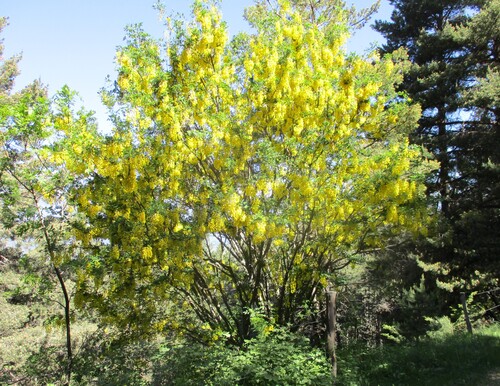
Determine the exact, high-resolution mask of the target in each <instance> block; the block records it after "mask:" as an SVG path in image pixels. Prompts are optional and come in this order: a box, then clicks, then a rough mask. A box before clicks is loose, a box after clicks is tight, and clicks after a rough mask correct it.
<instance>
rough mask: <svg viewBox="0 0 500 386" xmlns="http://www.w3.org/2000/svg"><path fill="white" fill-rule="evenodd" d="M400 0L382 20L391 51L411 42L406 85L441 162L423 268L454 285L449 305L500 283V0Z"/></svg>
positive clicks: (423, 138) (443, 284)
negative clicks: (437, 220)
mask: <svg viewBox="0 0 500 386" xmlns="http://www.w3.org/2000/svg"><path fill="white" fill-rule="evenodd" d="M391 4H393V5H394V7H395V10H394V12H393V14H392V17H391V21H387V22H385V21H377V22H376V24H375V29H376V30H377V31H379V32H381V33H382V34H383V35H384V36H385V37H386V39H387V43H386V44H385V45H384V46H383V47H382V52H392V51H393V50H396V49H399V48H401V47H404V48H405V49H407V50H408V53H409V57H410V60H411V61H412V63H413V66H412V68H411V70H410V71H409V72H408V73H407V75H406V76H405V80H404V82H403V83H402V84H401V86H400V90H404V91H405V92H407V93H408V95H409V96H410V97H411V98H412V99H413V100H415V101H416V102H418V103H420V104H421V106H422V109H423V114H422V117H421V119H420V121H419V127H418V129H417V130H416V131H415V132H414V133H413V136H412V138H413V142H414V143H422V144H424V145H425V146H426V147H427V148H428V149H429V150H430V151H431V152H432V153H433V154H434V156H435V158H436V159H437V160H438V161H439V163H440V167H439V169H438V170H437V171H436V172H435V173H434V174H433V175H432V178H431V179H429V180H428V183H427V186H428V191H429V195H430V196H431V197H432V198H433V199H434V200H435V203H436V208H437V210H438V211H439V212H440V214H441V215H442V218H441V220H440V223H439V224H438V226H437V228H436V232H435V234H434V236H433V237H432V238H431V239H430V240H428V241H429V242H427V243H426V244H425V246H424V247H423V249H421V253H422V254H423V258H422V261H421V262H420V267H421V268H423V270H424V271H427V272H428V275H431V276H432V277H433V278H434V279H433V280H437V281H435V282H434V283H437V285H438V287H440V288H441V289H444V290H445V291H450V292H452V295H451V296H449V295H445V299H446V300H445V301H444V302H441V307H442V308H441V311H443V312H447V311H448V306H449V305H456V304H457V303H458V292H459V290H466V291H473V290H488V289H493V288H495V287H496V286H497V285H498V277H499V271H498V252H499V243H498V233H499V222H498V218H499V216H498V214H499V212H498V211H499V205H498V204H499V195H498V193H499V190H498V183H499V182H498V181H499V176H498V157H499V150H498V146H496V144H497V143H498V140H499V128H498V104H497V102H498V88H494V86H493V85H494V84H495V82H498V81H497V80H496V79H497V78H498V31H499V28H498V20H499V19H498V6H499V5H498V1H496V0H495V1H455V0H454V1H447V0H442V1H427V0H418V1H408V0H394V1H391ZM479 11H480V12H479ZM479 95H482V97H479ZM427 285H428V286H429V285H430V286H431V287H432V286H433V284H431V283H429V282H428V283H427ZM434 286H435V284H434ZM442 295H443V293H442V294H441V296H442ZM483 299H486V298H483Z"/></svg>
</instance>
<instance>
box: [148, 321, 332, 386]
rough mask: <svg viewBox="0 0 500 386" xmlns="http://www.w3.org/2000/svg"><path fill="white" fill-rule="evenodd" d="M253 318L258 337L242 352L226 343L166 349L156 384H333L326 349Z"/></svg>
mask: <svg viewBox="0 0 500 386" xmlns="http://www.w3.org/2000/svg"><path fill="white" fill-rule="evenodd" d="M261 322H262V319H260V318H259V317H253V320H252V325H253V327H254V329H256V334H257V336H256V338H254V339H250V340H248V341H246V342H245V344H244V346H243V347H241V348H237V347H228V346H226V345H224V344H223V343H218V344H214V345H212V346H203V345H201V344H184V345H179V346H176V347H168V348H167V347H165V348H163V351H162V353H161V355H159V357H158V358H157V361H156V366H155V369H154V374H153V385H157V386H160V385H318V386H320V385H331V384H332V379H331V369H330V366H329V363H328V361H327V359H326V356H325V355H324V353H323V352H322V351H321V350H318V349H315V348H311V346H310V345H309V343H308V341H307V339H306V338H304V337H302V336H299V335H297V334H293V333H291V332H289V331H288V330H287V329H285V328H273V327H272V326H270V325H268V324H267V323H261Z"/></svg>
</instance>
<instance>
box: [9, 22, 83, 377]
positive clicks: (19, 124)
mask: <svg viewBox="0 0 500 386" xmlns="http://www.w3.org/2000/svg"><path fill="white" fill-rule="evenodd" d="M3 23H5V19H3V20H2V24H3ZM17 60H18V59H17V58H14V59H11V60H7V61H5V62H3V66H2V68H1V71H2V72H1V74H0V80H1V82H2V83H1V85H0V89H1V94H0V98H1V99H0V102H1V105H0V106H1V107H0V113H1V116H0V203H1V205H2V219H1V222H2V227H3V229H4V230H5V231H6V233H4V234H3V235H2V238H4V237H5V236H6V235H9V236H10V238H11V239H13V240H14V241H12V242H10V243H11V244H13V245H17V246H18V251H17V252H18V254H19V256H26V257H27V258H26V259H25V266H26V267H28V271H29V274H30V275H33V276H38V275H39V276H40V280H41V281H43V283H44V284H43V285H44V286H45V290H46V291H47V293H50V292H51V291H53V287H54V281H55V283H57V284H56V285H57V286H58V288H59V290H60V293H61V297H62V301H61V302H60V304H61V306H62V307H63V310H64V315H63V317H62V321H61V324H62V325H64V326H65V332H66V354H67V356H66V361H65V367H66V374H67V382H69V379H70V377H71V363H72V358H73V350H72V342H71V310H70V307H71V299H70V296H71V294H70V288H68V285H67V281H68V279H69V277H70V275H71V273H73V272H74V270H73V269H72V268H71V264H72V263H73V261H72V257H73V255H72V247H73V245H72V242H71V235H70V233H69V224H70V221H71V220H70V219H71V217H72V216H73V215H74V208H72V207H71V205H70V203H69V202H68V200H67V193H68V189H69V186H70V185H71V183H72V182H73V181H72V178H71V176H70V175H69V173H68V170H67V169H66V168H65V167H63V165H61V164H58V163H57V159H56V157H55V156H54V155H55V154H56V153H57V149H58V148H59V147H60V146H61V147H64V146H65V144H64V143H63V142H64V140H65V137H64V136H61V133H62V131H61V130H63V129H66V131H67V126H68V125H71V126H72V127H73V129H74V130H75V131H78V130H79V129H80V128H81V127H82V126H89V125H90V124H91V118H90V115H89V114H88V113H86V112H84V111H81V112H79V113H73V111H72V104H73V99H74V95H73V94H72V93H71V92H70V91H69V89H68V88H67V87H65V88H63V90H62V91H61V92H60V93H59V94H58V95H57V97H56V98H55V99H54V101H53V104H52V101H51V100H50V99H49V98H48V97H47V92H46V89H45V88H44V87H43V86H42V85H41V84H40V82H33V83H32V84H31V85H29V86H27V87H26V88H24V89H23V90H21V91H19V92H17V93H13V92H12V88H13V82H14V78H15V75H16V74H17V70H16V68H15V65H16V63H17ZM86 131H91V129H90V128H88V127H86ZM3 240H4V239H3ZM7 245H9V244H7ZM37 257H38V258H37ZM54 275H55V277H54ZM59 300H60V299H58V301H59ZM55 318H56V319H57V317H55Z"/></svg>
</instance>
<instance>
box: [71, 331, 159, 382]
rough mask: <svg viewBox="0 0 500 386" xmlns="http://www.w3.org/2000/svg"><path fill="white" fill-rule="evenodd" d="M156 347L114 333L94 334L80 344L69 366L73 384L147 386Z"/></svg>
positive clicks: (99, 332)
mask: <svg viewBox="0 0 500 386" xmlns="http://www.w3.org/2000/svg"><path fill="white" fill-rule="evenodd" d="M157 352H158V344H157V343H155V342H149V341H147V340H143V341H140V340H139V341H130V340H129V339H127V337H126V335H124V334H120V333H119V332H118V331H114V332H113V333H105V332H103V331H96V332H95V333H94V334H92V335H91V336H88V337H87V338H86V340H85V341H84V343H83V344H82V346H81V348H80V350H79V352H78V354H77V355H76V357H75V361H74V364H73V380H72V382H73V383H74V384H75V385H99V386H101V385H102V386H104V385H109V386H111V385H127V386H141V385H148V384H150V382H148V381H147V379H148V377H149V375H150V373H151V367H152V362H153V358H154V356H155V354H156V353H157Z"/></svg>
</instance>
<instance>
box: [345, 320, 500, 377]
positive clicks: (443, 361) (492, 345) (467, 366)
mask: <svg viewBox="0 0 500 386" xmlns="http://www.w3.org/2000/svg"><path fill="white" fill-rule="evenodd" d="M339 372H340V374H339V379H338V382H337V384H338V385H381V386H382V385H408V386H411V385H418V386H423V385H432V386H436V385H439V386H442V385H488V384H489V383H488V375H489V374H491V373H492V372H500V325H499V324H496V325H493V326H490V327H488V328H483V329H481V330H479V331H477V332H476V333H475V334H473V335H470V334H465V333H461V334H449V335H444V336H440V337H432V338H426V339H424V340H421V341H420V342H418V343H413V344H409V343H406V344H399V345H385V346H383V347H378V348H371V349H370V348H360V347H359V346H358V347H352V348H349V349H346V350H340V351H339ZM491 384H493V383H491Z"/></svg>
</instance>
